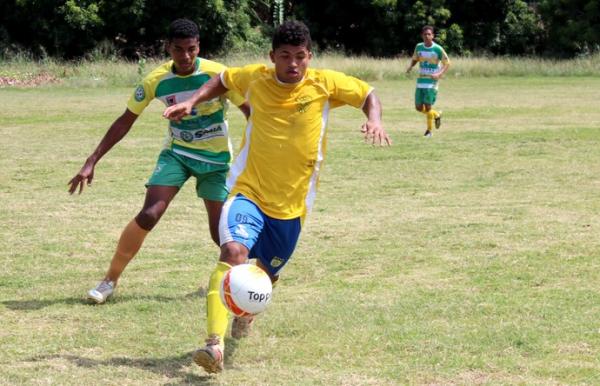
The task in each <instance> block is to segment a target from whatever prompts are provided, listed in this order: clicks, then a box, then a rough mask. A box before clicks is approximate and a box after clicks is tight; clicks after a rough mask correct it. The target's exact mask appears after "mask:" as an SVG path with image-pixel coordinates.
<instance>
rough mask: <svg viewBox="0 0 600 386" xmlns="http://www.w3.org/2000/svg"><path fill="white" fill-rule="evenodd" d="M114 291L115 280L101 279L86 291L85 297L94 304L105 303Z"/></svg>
mask: <svg viewBox="0 0 600 386" xmlns="http://www.w3.org/2000/svg"><path fill="white" fill-rule="evenodd" d="M114 292H115V282H114V281H112V280H102V281H101V282H100V283H98V285H97V286H96V287H95V288H92V289H91V290H89V291H88V293H87V298H88V299H89V300H92V301H93V302H95V303H96V304H103V303H105V302H106V301H107V300H108V298H109V297H111V296H112V294H113V293H114Z"/></svg>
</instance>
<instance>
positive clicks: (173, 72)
mask: <svg viewBox="0 0 600 386" xmlns="http://www.w3.org/2000/svg"><path fill="white" fill-rule="evenodd" d="M199 72H200V57H198V56H197V57H196V63H194V72H192V73H191V74H187V75H179V74H177V73H176V72H175V62H173V63H172V64H171V74H173V75H175V76H178V77H180V78H187V77H188V76H192V75H196V74H198V73H199Z"/></svg>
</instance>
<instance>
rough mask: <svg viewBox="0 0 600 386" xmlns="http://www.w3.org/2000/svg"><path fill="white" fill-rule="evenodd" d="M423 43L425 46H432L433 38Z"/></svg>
mask: <svg viewBox="0 0 600 386" xmlns="http://www.w3.org/2000/svg"><path fill="white" fill-rule="evenodd" d="M423 45H424V46H425V47H427V48H429V47H433V40H432V41H430V42H429V44H428V43H427V42H423Z"/></svg>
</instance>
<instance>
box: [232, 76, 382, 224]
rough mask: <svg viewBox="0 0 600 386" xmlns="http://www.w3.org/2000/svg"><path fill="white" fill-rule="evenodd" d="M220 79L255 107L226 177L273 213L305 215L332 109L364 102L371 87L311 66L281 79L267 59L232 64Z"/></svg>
mask: <svg viewBox="0 0 600 386" xmlns="http://www.w3.org/2000/svg"><path fill="white" fill-rule="evenodd" d="M221 82H222V83H223V85H224V86H225V87H227V88H228V89H229V90H232V91H236V92H238V93H240V94H242V95H245V96H246V100H247V101H248V103H249V104H250V107H251V114H250V119H249V120H248V125H247V127H246V131H245V133H244V137H243V139H242V144H241V146H242V147H241V151H240V154H239V155H238V156H237V158H236V160H235V161H234V163H233V165H232V168H231V172H230V174H229V177H228V179H227V186H228V188H229V189H230V192H231V195H235V194H237V193H241V194H243V195H244V196H246V197H248V198H249V199H250V200H252V201H253V202H255V203H256V204H257V205H258V206H259V207H260V208H261V210H262V211H263V212H264V213H265V214H267V215H268V216H270V217H273V218H277V219H291V218H296V217H300V216H302V217H303V216H304V215H305V214H306V213H307V211H309V210H310V209H311V207H312V204H313V202H314V199H315V195H316V188H317V182H318V178H319V170H320V168H321V166H322V162H323V159H324V156H325V149H326V134H327V119H328V114H329V110H330V109H331V108H332V107H336V106H341V105H344V104H348V105H351V106H354V107H358V108H361V107H362V106H363V105H364V103H365V100H366V98H367V96H368V95H369V93H370V92H371V90H372V88H371V87H369V85H368V84H367V83H365V82H363V81H361V80H359V79H356V78H353V77H351V76H347V75H345V74H342V73H340V72H336V71H331V70H313V69H309V70H308V71H307V73H306V76H305V77H304V79H303V80H302V81H300V82H298V83H295V84H287V83H282V82H280V81H279V80H278V79H277V78H276V75H275V69H274V68H267V67H266V66H264V65H249V66H245V67H239V68H229V69H227V70H225V72H223V73H222V74H221Z"/></svg>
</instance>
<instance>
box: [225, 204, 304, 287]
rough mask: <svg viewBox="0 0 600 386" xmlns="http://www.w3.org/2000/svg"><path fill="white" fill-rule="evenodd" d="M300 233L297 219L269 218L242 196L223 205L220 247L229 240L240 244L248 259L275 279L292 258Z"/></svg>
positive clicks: (298, 219) (299, 224)
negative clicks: (246, 250)
mask: <svg viewBox="0 0 600 386" xmlns="http://www.w3.org/2000/svg"><path fill="white" fill-rule="evenodd" d="M300 230H301V222H300V217H298V218H294V219H291V220H279V219H276V218H272V217H269V216H267V215H266V214H264V213H263V212H262V210H260V208H259V207H258V206H257V205H256V204H255V203H254V202H252V201H250V200H249V199H247V198H246V197H244V196H243V195H241V194H238V195H236V196H235V197H231V198H229V199H228V200H227V201H226V202H225V204H224V205H223V212H221V218H220V221H219V237H220V239H221V245H223V244H225V243H228V242H231V241H236V242H238V243H241V244H243V245H244V246H245V247H246V248H248V250H249V251H250V253H249V254H248V257H249V258H250V259H258V260H259V261H260V262H261V263H262V265H263V266H264V267H265V268H267V270H268V271H269V273H270V274H271V275H272V276H277V275H278V274H279V271H281V269H282V268H283V266H284V265H285V264H286V263H287V262H288V260H289V259H290V258H291V256H292V253H293V252H294V249H295V248H296V244H297V243H298V238H299V237H300Z"/></svg>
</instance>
